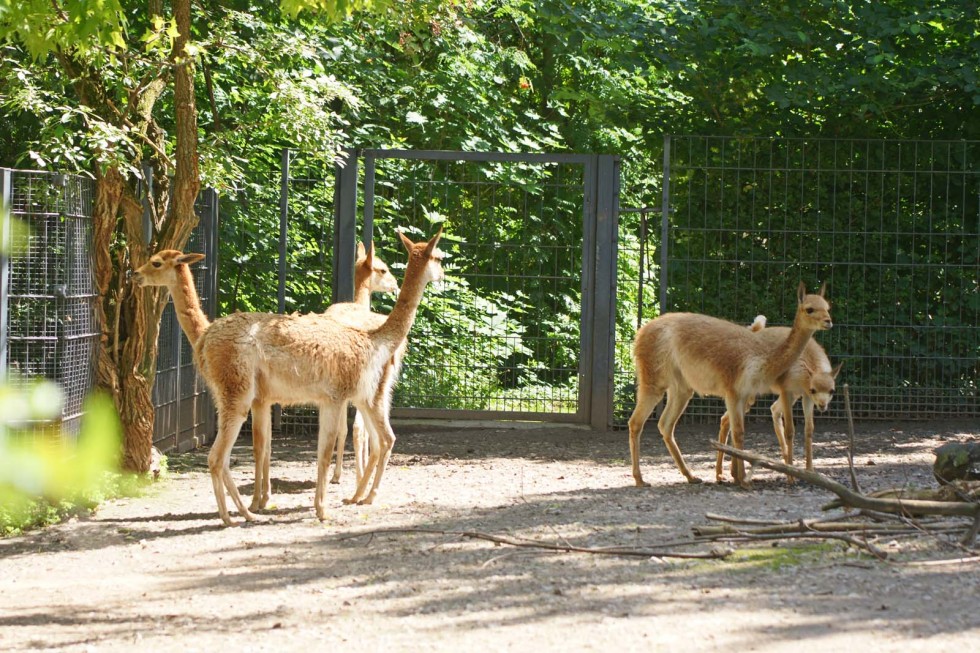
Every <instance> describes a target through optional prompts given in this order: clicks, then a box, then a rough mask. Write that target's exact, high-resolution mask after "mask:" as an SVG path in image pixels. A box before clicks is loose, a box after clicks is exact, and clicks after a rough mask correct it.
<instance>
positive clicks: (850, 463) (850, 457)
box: [844, 383, 861, 492]
mask: <svg viewBox="0 0 980 653" xmlns="http://www.w3.org/2000/svg"><path fill="white" fill-rule="evenodd" d="M844 413H845V414H847V438H848V439H847V468H848V470H850V474H851V489H853V490H854V491H855V492H860V491H861V486H859V485H858V479H857V474H855V473H854V417H853V416H852V415H851V393H850V391H849V388H848V385H847V384H846V383H845V384H844Z"/></svg>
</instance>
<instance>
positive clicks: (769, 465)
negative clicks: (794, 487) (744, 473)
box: [711, 442, 980, 519]
mask: <svg viewBox="0 0 980 653" xmlns="http://www.w3.org/2000/svg"><path fill="white" fill-rule="evenodd" d="M711 444H712V446H713V447H714V448H715V449H718V450H720V451H723V452H725V453H727V454H729V455H730V456H736V457H738V458H741V459H743V460H747V461H749V462H751V463H752V464H754V465H759V466H760V467H765V468H766V469H771V470H773V471H775V472H780V473H783V474H789V475H790V476H793V477H795V478H798V479H800V480H803V481H806V482H808V483H812V484H813V485H816V486H817V487H822V488H824V489H825V490H830V491H831V492H833V493H834V494H836V495H837V496H838V497H840V499H841V501H842V502H843V504H844V505H845V506H850V507H851V508H859V509H866V510H875V511H878V512H890V513H897V514H903V515H906V516H912V515H944V516H946V517H971V518H974V519H976V518H977V516H978V515H980V503H966V502H962V501H923V500H914V499H909V500H904V499H878V498H873V497H868V496H865V495H863V494H858V493H857V492H852V491H851V490H849V489H848V488H847V486H845V485H842V484H840V483H838V482H837V481H834V480H832V479H829V478H827V477H826V476H824V475H823V474H819V473H817V472H808V471H806V470H803V469H798V468H796V467H793V466H792V465H787V464H785V463H781V462H777V461H775V460H771V459H769V458H765V457H763V456H759V455H756V454H754V453H751V452H748V451H743V450H742V449H736V448H735V447H730V446H728V445H724V444H720V443H718V442H712V443H711Z"/></svg>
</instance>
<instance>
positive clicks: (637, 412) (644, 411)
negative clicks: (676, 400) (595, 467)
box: [629, 384, 664, 487]
mask: <svg viewBox="0 0 980 653" xmlns="http://www.w3.org/2000/svg"><path fill="white" fill-rule="evenodd" d="M663 396H664V393H663V391H659V392H658V391H657V390H654V389H652V388H650V387H647V386H644V385H642V384H637V387H636V406H635V407H634V408H633V414H632V415H631V416H630V422H629V424H630V460H631V461H632V463H633V481H634V482H635V483H636V485H637V487H644V486H648V485H650V484H649V483H647V482H645V481H644V480H643V475H642V474H641V473H640V438H642V437H643V425H644V424H646V421H647V418H649V417H650V413H652V412H653V409H654V408H656V407H657V404H659V403H660V400H661V399H662V398H663Z"/></svg>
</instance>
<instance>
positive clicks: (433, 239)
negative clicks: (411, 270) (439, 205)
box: [425, 224, 442, 256]
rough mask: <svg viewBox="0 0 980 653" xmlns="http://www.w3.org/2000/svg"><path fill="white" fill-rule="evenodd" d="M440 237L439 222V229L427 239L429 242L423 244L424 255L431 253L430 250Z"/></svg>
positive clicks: (440, 226)
mask: <svg viewBox="0 0 980 653" xmlns="http://www.w3.org/2000/svg"><path fill="white" fill-rule="evenodd" d="M440 238H442V225H441V224H440V225H439V231H437V232H436V235H435V236H433V237H432V238H431V239H430V240H429V243H428V244H427V245H426V246H425V255H426V256H431V255H432V251H433V250H434V249H435V248H436V245H438V244H439V239H440Z"/></svg>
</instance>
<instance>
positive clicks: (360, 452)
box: [351, 411, 369, 485]
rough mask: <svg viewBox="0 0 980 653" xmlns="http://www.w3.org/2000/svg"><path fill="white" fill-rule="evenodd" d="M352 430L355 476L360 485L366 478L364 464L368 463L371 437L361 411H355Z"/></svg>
mask: <svg viewBox="0 0 980 653" xmlns="http://www.w3.org/2000/svg"><path fill="white" fill-rule="evenodd" d="M351 432H352V434H353V439H354V444H353V446H354V478H355V479H356V480H357V484H358V485H360V484H361V479H362V478H364V466H365V465H366V464H367V452H368V438H369V435H368V431H367V428H366V427H365V426H364V417H362V416H361V411H356V412H355V413H354V425H353V426H352V427H351Z"/></svg>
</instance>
